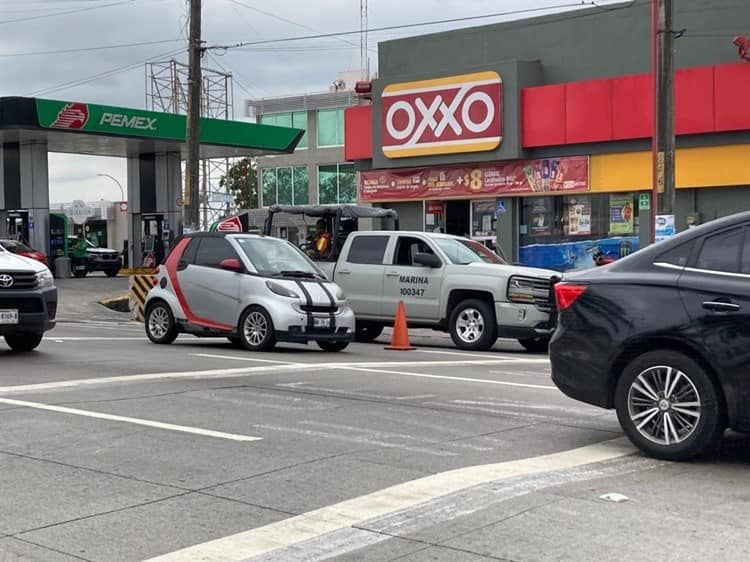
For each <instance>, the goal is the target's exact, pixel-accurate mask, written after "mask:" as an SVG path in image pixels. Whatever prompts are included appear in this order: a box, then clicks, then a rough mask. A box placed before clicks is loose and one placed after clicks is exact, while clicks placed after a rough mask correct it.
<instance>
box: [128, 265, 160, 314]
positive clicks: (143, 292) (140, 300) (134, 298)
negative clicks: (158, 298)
mask: <svg viewBox="0 0 750 562" xmlns="http://www.w3.org/2000/svg"><path fill="white" fill-rule="evenodd" d="M152 271H153V273H149V274H145V275H144V274H139V275H131V276H130V290H129V291H128V299H129V300H130V312H131V313H132V315H133V319H134V320H137V321H138V322H144V321H145V317H146V311H145V306H146V296H147V295H148V292H149V291H150V290H151V289H153V288H154V286H155V285H156V274H155V273H156V272H155V271H154V270H152Z"/></svg>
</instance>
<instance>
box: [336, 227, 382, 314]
mask: <svg viewBox="0 0 750 562" xmlns="http://www.w3.org/2000/svg"><path fill="white" fill-rule="evenodd" d="M390 239H391V237H390V236H389V235H388V234H383V235H369V234H357V235H355V236H354V238H353V239H352V243H351V245H350V246H349V250H348V251H347V252H346V255H342V256H341V258H340V259H339V265H337V266H336V273H335V277H334V281H335V282H336V283H338V284H339V285H340V286H341V288H342V289H344V293H345V294H346V298H347V299H348V301H349V305H350V306H351V307H352V310H354V314H355V315H356V316H357V317H366V318H374V317H381V316H383V314H385V313H384V311H383V270H384V268H385V261H384V260H385V250H386V248H387V247H388V242H389V241H390Z"/></svg>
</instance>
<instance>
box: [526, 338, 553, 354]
mask: <svg viewBox="0 0 750 562" xmlns="http://www.w3.org/2000/svg"><path fill="white" fill-rule="evenodd" d="M518 343H520V344H521V345H522V346H523V347H524V349H525V350H526V351H530V352H531V353H544V352H545V351H547V350H548V349H549V338H548V337H545V336H540V337H537V338H523V339H520V340H518Z"/></svg>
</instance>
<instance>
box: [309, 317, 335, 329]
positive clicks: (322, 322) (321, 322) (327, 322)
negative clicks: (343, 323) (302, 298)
mask: <svg viewBox="0 0 750 562" xmlns="http://www.w3.org/2000/svg"><path fill="white" fill-rule="evenodd" d="M313 326H314V327H316V328H330V327H331V319H330V318H314V319H313Z"/></svg>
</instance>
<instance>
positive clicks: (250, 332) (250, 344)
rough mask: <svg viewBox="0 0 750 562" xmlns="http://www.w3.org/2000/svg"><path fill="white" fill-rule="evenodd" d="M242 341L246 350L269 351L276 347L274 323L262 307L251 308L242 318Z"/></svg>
mask: <svg viewBox="0 0 750 562" xmlns="http://www.w3.org/2000/svg"><path fill="white" fill-rule="evenodd" d="M240 339H241V340H242V345H243V346H244V347H245V349H247V350H250V351H268V350H270V349H273V346H274V345H276V334H275V333H274V328H273V321H272V320H271V316H269V314H268V312H266V311H265V309H263V308H261V307H260V306H251V307H250V308H248V309H247V310H246V311H245V313H244V314H243V315H242V318H240Z"/></svg>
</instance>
